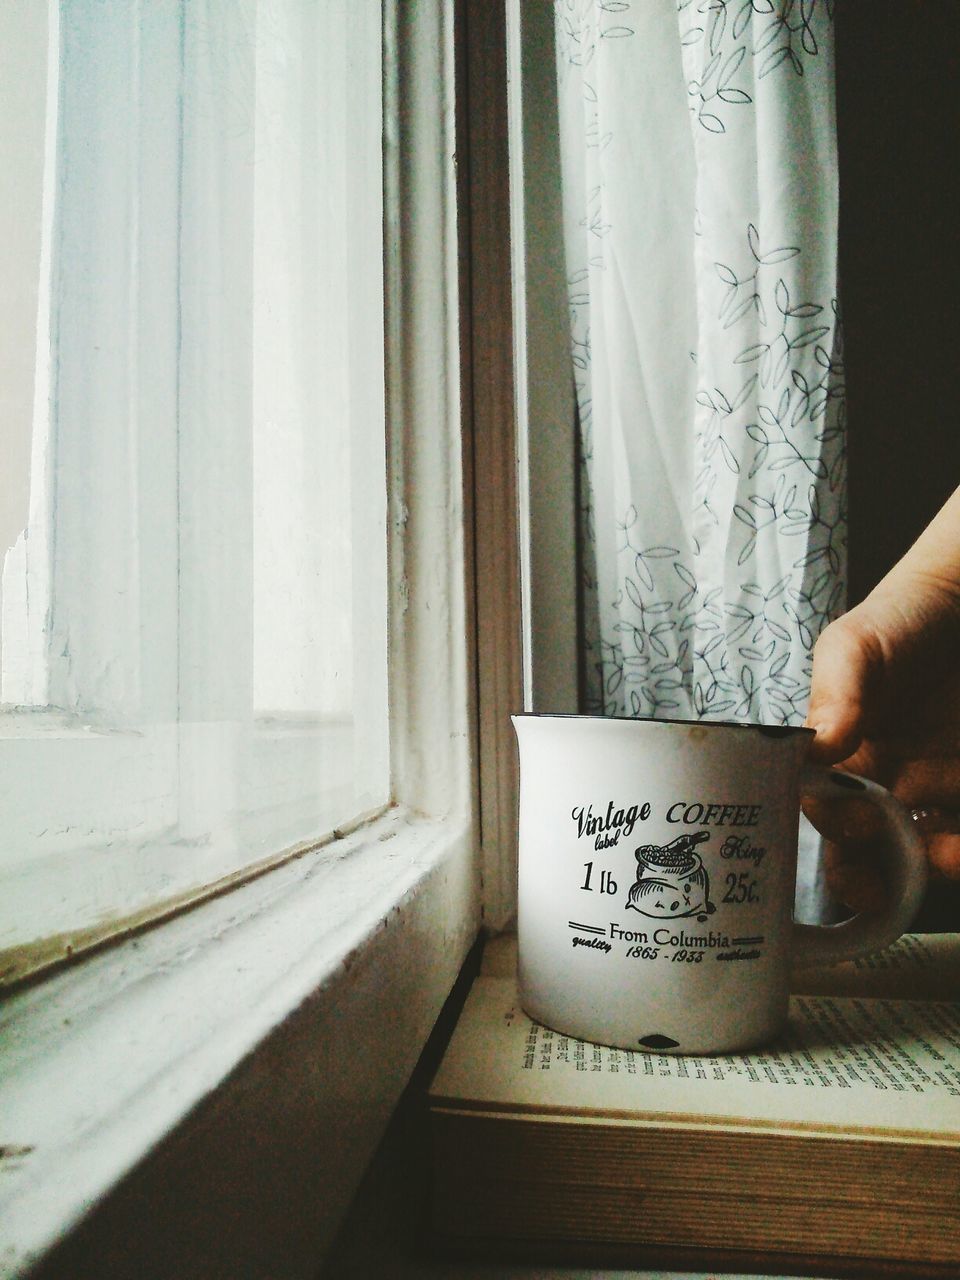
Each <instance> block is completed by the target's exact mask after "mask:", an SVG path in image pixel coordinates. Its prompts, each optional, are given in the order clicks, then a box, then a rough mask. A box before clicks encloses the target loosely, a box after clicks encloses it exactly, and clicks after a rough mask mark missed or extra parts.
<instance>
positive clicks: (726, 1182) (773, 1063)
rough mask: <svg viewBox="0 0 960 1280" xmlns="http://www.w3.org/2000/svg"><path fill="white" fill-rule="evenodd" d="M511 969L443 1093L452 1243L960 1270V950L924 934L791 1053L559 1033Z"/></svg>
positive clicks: (481, 982)
mask: <svg viewBox="0 0 960 1280" xmlns="http://www.w3.org/2000/svg"><path fill="white" fill-rule="evenodd" d="M491 970H492V972H493V973H497V972H498V971H500V972H501V973H502V972H503V971H505V970H507V971H508V970H509V956H507V958H506V960H504V957H503V956H501V957H500V958H499V959H497V958H496V957H494V959H493V961H492V962H491V964H489V965H488V966H487V973H485V974H481V976H480V977H479V978H478V979H477V981H476V982H475V984H474V987H473V990H472V992H471V994H470V996H469V997H468V999H467V1003H466V1006H465V1008H464V1011H463V1013H462V1015H461V1018H460V1022H459V1024H458V1026H457V1029H456V1031H455V1033H454V1036H453V1038H452V1041H451V1043H450V1046H449V1048H448V1051H447V1054H446V1056H445V1058H444V1061H443V1063H442V1065H441V1067H440V1070H439V1072H438V1074H437V1076H436V1078H435V1079H434V1082H433V1085H432V1087H431V1089H430V1095H429V1104H430V1110H431V1117H432V1129H433V1138H434V1149H435V1168H436V1177H435V1192H434V1204H433V1226H434V1232H435V1235H436V1237H437V1239H438V1240H439V1241H440V1242H441V1243H442V1244H445V1245H448V1246H450V1245H452V1246H454V1247H459V1248H461V1249H463V1248H467V1249H476V1250H478V1251H481V1252H486V1253H490V1252H493V1253H498V1254H502V1255H508V1254H511V1253H513V1254H515V1255H517V1256H524V1257H534V1258H537V1259H538V1260H546V1259H547V1258H548V1257H553V1258H556V1257H558V1256H559V1257H577V1258H580V1259H583V1260H587V1261H595V1262H597V1263H602V1262H608V1261H610V1260H611V1258H615V1259H617V1260H622V1261H624V1262H628V1263H634V1264H637V1263H640V1262H649V1261H650V1260H651V1259H656V1258H657V1257H658V1254H657V1250H658V1249H659V1250H660V1251H663V1250H666V1251H667V1253H666V1254H665V1255H664V1254H663V1253H662V1252H661V1253H660V1254H659V1257H661V1258H662V1257H663V1256H667V1257H669V1259H670V1260H671V1261H672V1262H674V1263H676V1262H677V1261H678V1260H683V1262H684V1265H697V1264H698V1262H699V1265H701V1266H704V1267H707V1268H709V1267H713V1266H717V1265H719V1264H720V1262H722V1260H723V1259H730V1258H737V1259H743V1258H745V1257H746V1258H749V1259H754V1260H756V1258H757V1257H758V1256H759V1257H760V1258H761V1259H762V1260H763V1261H764V1262H765V1263H766V1266H765V1267H760V1268H758V1269H769V1267H770V1265H771V1263H772V1265H773V1267H774V1268H775V1269H777V1270H789V1269H790V1267H791V1265H794V1264H795V1265H796V1268H797V1269H801V1270H803V1271H804V1273H805V1274H810V1273H811V1272H812V1271H813V1270H816V1269H817V1268H818V1267H819V1268H820V1269H823V1268H824V1267H828V1268H829V1274H835V1275H839V1274H841V1272H849V1273H851V1274H852V1273H857V1272H858V1271H859V1272H860V1273H862V1274H865V1275H870V1276H878V1275H880V1274H882V1273H883V1269H884V1264H895V1265H896V1268H897V1270H896V1273H897V1274H900V1273H902V1272H903V1271H904V1270H906V1269H909V1270H911V1271H913V1272H914V1273H916V1274H918V1275H943V1276H948V1275H949V1276H951V1277H955V1276H957V1275H960V1004H957V1003H954V1002H953V1001H952V1000H950V999H947V998H944V997H947V996H951V995H952V996H953V997H956V996H957V995H958V993H960V940H958V939H954V938H952V937H946V936H935V937H931V938H929V939H925V938H924V937H923V936H922V935H912V936H910V937H908V938H906V939H902V940H901V942H900V943H898V944H896V946H895V947H893V948H891V949H890V950H889V951H887V952H884V953H882V954H881V956H880V957H877V958H876V959H875V960H873V961H871V962H867V963H864V962H860V963H859V965H842V966H837V969H836V970H834V971H832V972H831V973H823V974H818V975H815V976H814V977H812V978H811V980H810V982H809V983H808V985H810V986H813V987H814V988H815V989H816V990H817V991H819V992H820V994H817V995H812V994H798V995H796V996H795V997H794V998H793V1000H792V1002H791V1017H790V1025H789V1029H788V1031H787V1032H786V1033H785V1034H784V1035H783V1036H781V1038H780V1039H779V1040H778V1041H777V1042H776V1043H775V1044H773V1045H771V1046H770V1047H769V1048H768V1049H767V1050H766V1051H764V1052H753V1053H749V1054H739V1055H722V1056H718V1057H679V1056H676V1057H668V1056H661V1055H657V1054H651V1053H641V1052H629V1051H625V1050H622V1049H610V1048H604V1047H601V1046H599V1045H593V1044H588V1043H585V1042H583V1041H579V1040H575V1039H573V1038H572V1037H569V1036H564V1035H561V1034H559V1033H555V1032H552V1031H550V1030H548V1029H547V1028H544V1027H541V1026H539V1025H537V1024H536V1023H534V1022H532V1021H531V1020H530V1019H529V1018H527V1017H526V1015H525V1014H524V1013H523V1012H522V1011H521V1009H520V1008H519V1005H518V1004H517V999H516V983H515V980H514V978H513V977H512V976H491ZM884 975H885V976H884ZM881 990H886V991H888V992H890V993H892V994H891V995H882V994H880V992H881ZM831 991H832V992H833V993H834V994H828V992H831ZM905 991H909V992H910V993H911V994H913V995H914V996H925V997H927V998H923V999H910V1000H906V999H903V998H900V997H902V995H903V994H904V992H905ZM839 993H842V994H839ZM931 996H932V997H937V998H930V997H931ZM893 997H896V998H893ZM611 1251H612V1252H611ZM718 1260H719V1261H718Z"/></svg>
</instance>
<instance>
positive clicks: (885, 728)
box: [807, 491, 960, 910]
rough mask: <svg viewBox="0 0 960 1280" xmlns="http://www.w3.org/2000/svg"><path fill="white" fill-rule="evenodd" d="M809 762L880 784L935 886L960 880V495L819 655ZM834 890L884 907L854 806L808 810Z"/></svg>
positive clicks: (824, 639) (872, 850)
mask: <svg viewBox="0 0 960 1280" xmlns="http://www.w3.org/2000/svg"><path fill="white" fill-rule="evenodd" d="M807 724H808V725H810V726H811V727H812V728H814V729H815V730H816V735H817V736H816V738H815V740H814V742H813V744H812V746H811V752H810V755H811V759H814V760H818V761H820V762H821V763H824V764H840V765H841V767H842V768H844V769H847V770H849V771H851V772H854V773H862V774H864V775H865V776H866V777H870V778H873V779H874V780H875V781H876V782H879V783H881V785H883V786H885V787H887V788H888V789H889V790H891V791H892V792H893V794H894V795H895V796H897V798H898V799H900V800H901V801H902V802H903V803H904V804H905V805H906V806H907V807H908V808H910V809H912V810H913V811H914V812H915V814H917V815H918V831H919V833H920V835H921V837H922V838H923V840H924V843H925V846H926V849H927V854H928V859H929V863H930V868H931V871H932V872H933V874H934V877H937V876H940V877H945V878H947V879H951V880H956V881H960V822H958V815H960V491H958V493H957V494H955V495H954V496H953V498H952V499H951V500H950V502H948V504H947V505H946V506H945V507H944V509H943V511H942V512H941V513H940V515H939V516H938V517H937V520H935V521H934V522H933V523H932V524H931V525H930V527H929V528H928V529H927V530H926V532H925V533H924V535H923V536H922V537H921V538H920V539H919V540H918V542H917V543H916V544H915V546H914V547H913V548H911V551H910V552H908V553H907V555H906V556H905V557H904V558H903V560H901V561H900V562H899V564H898V565H897V566H895V568H894V569H893V570H891V572H890V573H889V574H888V575H887V577H886V578H884V580H883V582H881V583H880V585H879V586H878V587H877V588H876V589H875V590H874V591H873V592H872V593H871V594H870V595H869V596H868V597H867V599H866V600H865V601H864V602H863V603H862V604H860V605H858V606H857V607H856V608H855V609H852V610H851V611H850V612H849V613H848V614H845V615H844V616H843V617H842V618H839V619H838V620H837V621H836V622H834V623H832V624H831V625H830V626H829V627H827V628H826V629H825V630H824V632H823V633H822V635H821V636H820V638H819V640H818V642H817V645H816V647H815V649H814V665H813V685H812V689H811V697H810V710H809V713H808V716H807ZM808 816H809V817H810V818H811V820H812V821H813V822H814V824H815V825H816V826H817V827H818V828H819V829H820V830H821V831H822V832H823V834H824V835H825V836H826V837H827V838H828V840H836V841H842V842H843V843H842V845H840V844H835V845H828V848H827V854H826V872H827V880H828V884H829V886H830V889H831V891H832V892H833V893H834V894H835V895H836V896H837V897H838V898H840V899H841V900H842V901H844V902H845V903H846V904H847V905H848V906H850V907H852V908H854V909H856V910H864V909H867V910H869V909H871V908H872V907H874V906H876V905H877V903H878V901H880V900H882V898H883V889H882V885H881V883H880V879H879V875H878V873H877V870H876V857H875V854H876V836H877V829H876V818H875V817H874V815H873V813H872V811H870V810H868V809H867V808H866V806H863V805H860V806H858V805H857V804H856V802H855V801H853V802H850V801H848V802H846V803H845V804H836V805H831V806H830V807H829V808H826V807H825V806H823V805H822V804H821V805H820V806H818V807H811V808H810V809H808Z"/></svg>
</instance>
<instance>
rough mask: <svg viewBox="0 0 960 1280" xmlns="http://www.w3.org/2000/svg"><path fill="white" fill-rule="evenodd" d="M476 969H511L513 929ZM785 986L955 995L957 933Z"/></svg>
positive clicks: (959, 979)
mask: <svg viewBox="0 0 960 1280" xmlns="http://www.w3.org/2000/svg"><path fill="white" fill-rule="evenodd" d="M481 972H482V973H483V974H484V975H485V976H488V977H491V978H510V977H513V976H514V975H515V974H516V972H517V937H516V934H501V935H500V936H499V937H497V938H491V939H490V940H489V941H488V942H487V944H486V946H485V947H484V951H483V966H482V969H481ZM791 990H792V991H795V992H798V993H801V994H804V995H835V996H845V995H851V996H857V995H863V996H888V997H890V998H894V997H902V998H904V999H907V1000H931V999H933V1000H960V934H957V933H906V934H904V936H903V937H902V938H900V939H899V940H898V941H897V942H895V943H893V945H892V946H890V947H887V948H886V949H885V950H883V951H878V952H877V953H876V955H872V956H866V957H865V958H864V959H862V960H850V961H845V962H844V963H843V964H836V965H830V966H829V967H826V968H822V969H801V970H798V971H797V972H796V973H795V974H794V977H793V982H792V984H791Z"/></svg>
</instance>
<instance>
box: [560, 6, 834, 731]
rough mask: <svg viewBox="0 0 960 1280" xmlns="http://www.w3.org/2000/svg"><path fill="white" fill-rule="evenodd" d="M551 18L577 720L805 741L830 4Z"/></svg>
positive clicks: (829, 419)
mask: <svg viewBox="0 0 960 1280" xmlns="http://www.w3.org/2000/svg"><path fill="white" fill-rule="evenodd" d="M555 13H556V22H557V54H558V83H559V93H560V119H561V155H562V163H563V177H564V220H565V226H564V232H565V243H566V250H567V259H568V272H569V285H570V293H569V301H570V316H571V336H572V353H573V366H574V376H575V381H576V386H577V403H578V412H579V419H580V427H581V476H580V493H581V510H580V520H581V528H580V546H581V578H582V592H581V595H582V600H583V604H582V610H581V627H582V632H583V644H582V646H581V648H582V654H583V657H582V661H583V664H584V670H583V672H582V675H583V683H584V687H585V691H586V692H585V709H586V710H590V711H594V712H603V713H605V714H621V715H653V716H656V715H665V716H684V717H686V716H689V717H717V718H721V719H742V720H761V721H766V722H771V723H799V722H800V721H802V719H803V716H804V714H805V711H806V703H807V697H808V694H809V687H810V673H811V665H812V648H813V644H814V641H815V639H816V636H817V635H818V634H819V632H820V630H821V629H822V628H823V626H824V625H825V624H826V623H827V622H828V621H829V620H830V619H831V618H832V617H834V616H836V614H837V613H839V612H840V611H841V610H842V608H843V605H844V603H845V586H844V581H845V549H846V485H845V439H844V399H843V363H842V345H841V326H840V315H839V307H838V301H837V297H838V290H837V216H838V208H837V157H836V126H835V116H834V71H833V43H832V41H833V14H832V5H831V4H829V3H824V0H803V2H802V3H796V2H795V0H776V2H774V0H729V2H724V0H679V3H677V2H676V0H644V2H643V3H640V2H639V0H634V2H633V3H627V2H626V0H617V2H616V3H614V0H557V3H556V5H555Z"/></svg>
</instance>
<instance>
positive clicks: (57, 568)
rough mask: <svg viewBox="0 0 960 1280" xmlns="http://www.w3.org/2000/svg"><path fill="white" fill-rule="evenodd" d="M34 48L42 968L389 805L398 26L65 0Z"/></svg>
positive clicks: (31, 865) (27, 568) (359, 3)
mask: <svg viewBox="0 0 960 1280" xmlns="http://www.w3.org/2000/svg"><path fill="white" fill-rule="evenodd" d="M17 21H18V19H17V16H16V14H13V13H12V12H11V14H9V15H7V14H5V13H4V14H3V15H2V16H0V35H2V34H3V32H4V30H5V27H6V26H12V25H16V24H17ZM32 38H33V44H34V46H36V48H35V51H34V54H35V57H34V60H35V62H37V63H38V64H40V65H42V64H43V58H42V56H41V55H42V53H43V52H44V49H45V51H46V67H47V91H46V95H45V96H44V95H43V94H42V93H39V92H38V93H36V94H34V95H33V98H32V104H33V105H32V107H31V108H30V109H31V110H32V112H33V115H34V118H33V119H31V120H30V121H29V124H30V126H31V128H32V131H33V135H36V137H37V138H38V139H39V138H44V139H45V146H44V149H43V151H42V155H43V157H44V163H43V164H42V165H41V164H40V163H39V160H38V159H37V158H35V159H34V163H33V164H32V165H27V164H24V165H23V166H22V167H21V171H19V172H14V171H9V170H8V171H7V172H6V173H5V175H4V176H5V178H6V179H7V182H8V185H9V186H10V190H11V192H12V191H14V190H15V189H16V185H17V184H18V183H23V184H32V192H33V198H34V202H35V203H36V205H37V206H38V208H39V209H40V210H41V215H40V221H41V230H40V233H39V234H38V236H37V237H36V238H37V240H38V241H39V247H38V249H37V250H36V255H37V257H36V261H35V262H34V263H33V264H32V268H31V270H32V275H31V281H30V284H31V289H32V297H31V298H30V299H29V300H28V301H29V306H28V305H27V304H26V303H25V304H24V305H23V306H21V308H20V310H19V311H17V312H16V313H15V314H14V313H11V315H10V316H9V317H5V318H6V319H7V321H8V324H9V325H10V327H15V328H17V329H18V330H22V331H23V332H24V333H26V332H29V331H30V329H31V327H34V328H35V343H34V346H35V357H36V376H35V394H34V396H33V416H32V421H29V420H23V421H21V422H19V423H18V424H17V425H18V427H19V428H20V429H21V433H22V435H23V436H24V437H25V439H27V440H29V441H31V442H32V458H31V459H30V465H29V466H27V465H26V463H25V462H24V463H23V464H22V465H21V467H20V469H19V474H18V475H17V477H16V480H17V486H18V494H19V495H20V497H19V500H18V503H17V506H16V508H15V509H14V508H13V506H12V503H11V504H10V507H11V510H10V512H9V513H8V512H7V511H6V510H4V512H3V514H4V516H5V517H7V516H8V515H9V518H5V519H4V520H3V521H0V524H2V526H3V529H4V544H3V545H2V546H0V557H2V563H0V596H2V600H0V639H2V645H0V650H2V661H0V776H2V777H3V779H4V782H5V783H6V785H5V786H3V787H0V822H2V827H3V830H4V833H5V841H4V844H3V849H2V850H0V962H2V960H3V956H4V955H7V956H12V957H13V959H12V960H10V961H9V963H8V964H7V966H6V971H7V972H9V971H13V972H15V973H16V972H18V971H19V969H18V966H20V965H21V964H23V965H25V966H27V967H29V966H31V965H33V963H34V956H35V955H39V956H40V960H41V962H44V961H45V959H46V958H48V957H52V958H54V959H56V958H57V956H58V955H59V954H60V952H62V951H64V950H65V951H69V950H70V948H71V947H73V946H74V945H77V946H79V945H80V944H81V942H82V943H83V944H84V945H86V943H87V942H88V941H89V940H90V938H93V939H94V940H96V938H97V937H99V936H100V932H102V931H107V932H109V931H110V929H111V928H113V925H112V923H111V921H120V922H121V923H122V922H123V921H128V920H130V919H135V920H142V919H143V918H145V917H147V916H149V915H150V914H151V913H153V912H155V911H157V910H159V909H160V908H164V909H166V907H164V904H166V906H169V905H170V904H171V903H174V904H175V903H180V902H183V901H185V900H188V899H190V898H193V897H196V896H198V895H202V894H203V893H205V892H207V891H208V890H209V888H210V887H211V886H216V885H222V884H225V883H227V882H229V881H230V880H231V879H232V878H235V877H237V876H241V875H245V874H247V873H248V872H249V870H250V868H257V867H260V866H262V865H266V864H267V863H268V862H270V861H271V860H273V859H275V858H276V857H278V856H282V855H283V853H284V851H285V850H290V849H293V848H296V847H297V846H298V845H299V844H300V843H302V842H311V841H315V840H318V839H321V838H324V837H326V836H327V835H329V834H330V833H331V832H333V831H335V830H338V829H341V828H342V827H344V826H347V825H348V824H350V823H352V822H355V821H356V820H358V818H360V817H361V816H363V815H366V814H369V813H370V812H374V811H377V810H378V809H380V808H382V807H383V806H384V805H386V804H387V803H388V802H389V799H390V794H391V791H390V788H391V779H390V768H389V762H390V732H389V709H388V696H387V546H386V543H387V537H386V532H387V531H386V458H385V447H386V446H385V403H384V327H383V326H384V317H383V266H382V263H383V206H382V186H383V177H382V133H383V113H382V109H381V107H382V104H381V84H382V56H381V39H382V13H381V5H380V4H379V2H378V0H330V2H329V3H325V4H323V5H316V4H314V3H313V0H170V2H169V3H167V2H166V0H164V3H155V2H154V0H50V2H49V4H48V6H47V22H46V24H45V25H44V24H39V23H38V24H37V30H36V31H35V32H33V36H32ZM24 111H26V108H24ZM22 127H24V122H23V121H22V120H20V119H17V118H14V117H12V116H11V117H10V118H8V119H5V120H4V121H3V122H2V123H0V140H5V134H6V133H9V132H13V131H17V130H19V129H20V128H22ZM0 150H2V151H4V153H5V154H11V153H14V154H15V152H14V149H13V148H12V147H11V146H9V145H2V146H0ZM35 216H36V215H35ZM25 292H26V291H25ZM3 305H4V307H5V308H6V309H9V308H12V307H13V305H14V304H13V302H12V301H10V300H6V299H5V301H4V304H3ZM24 364H26V361H24ZM27 391H28V388H22V389H21V394H20V396H19V401H20V402H21V403H23V404H25V405H27V406H29V403H30V396H29V395H28V394H27ZM24 417H25V415H24ZM23 453H24V455H25V456H26V457H29V451H28V450H26V449H24V450H23ZM8 488H9V485H7V486H5V487H4V488H3V490H2V491H0V499H3V498H4V495H5V494H6V492H7V489H8ZM26 495H29V500H27V497H26ZM14 516H16V519H15V518H14ZM4 550H6V554H5V555H4V554H3V552H4ZM158 904H159V905H158ZM51 936H52V937H53V941H52V942H50V944H49V946H48V945H47V943H46V942H45V941H44V940H45V939H49V938H51ZM24 954H26V955H27V958H26V960H23V958H22V957H23V955H24ZM3 971H4V964H3V963H0V977H2V973H3Z"/></svg>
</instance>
